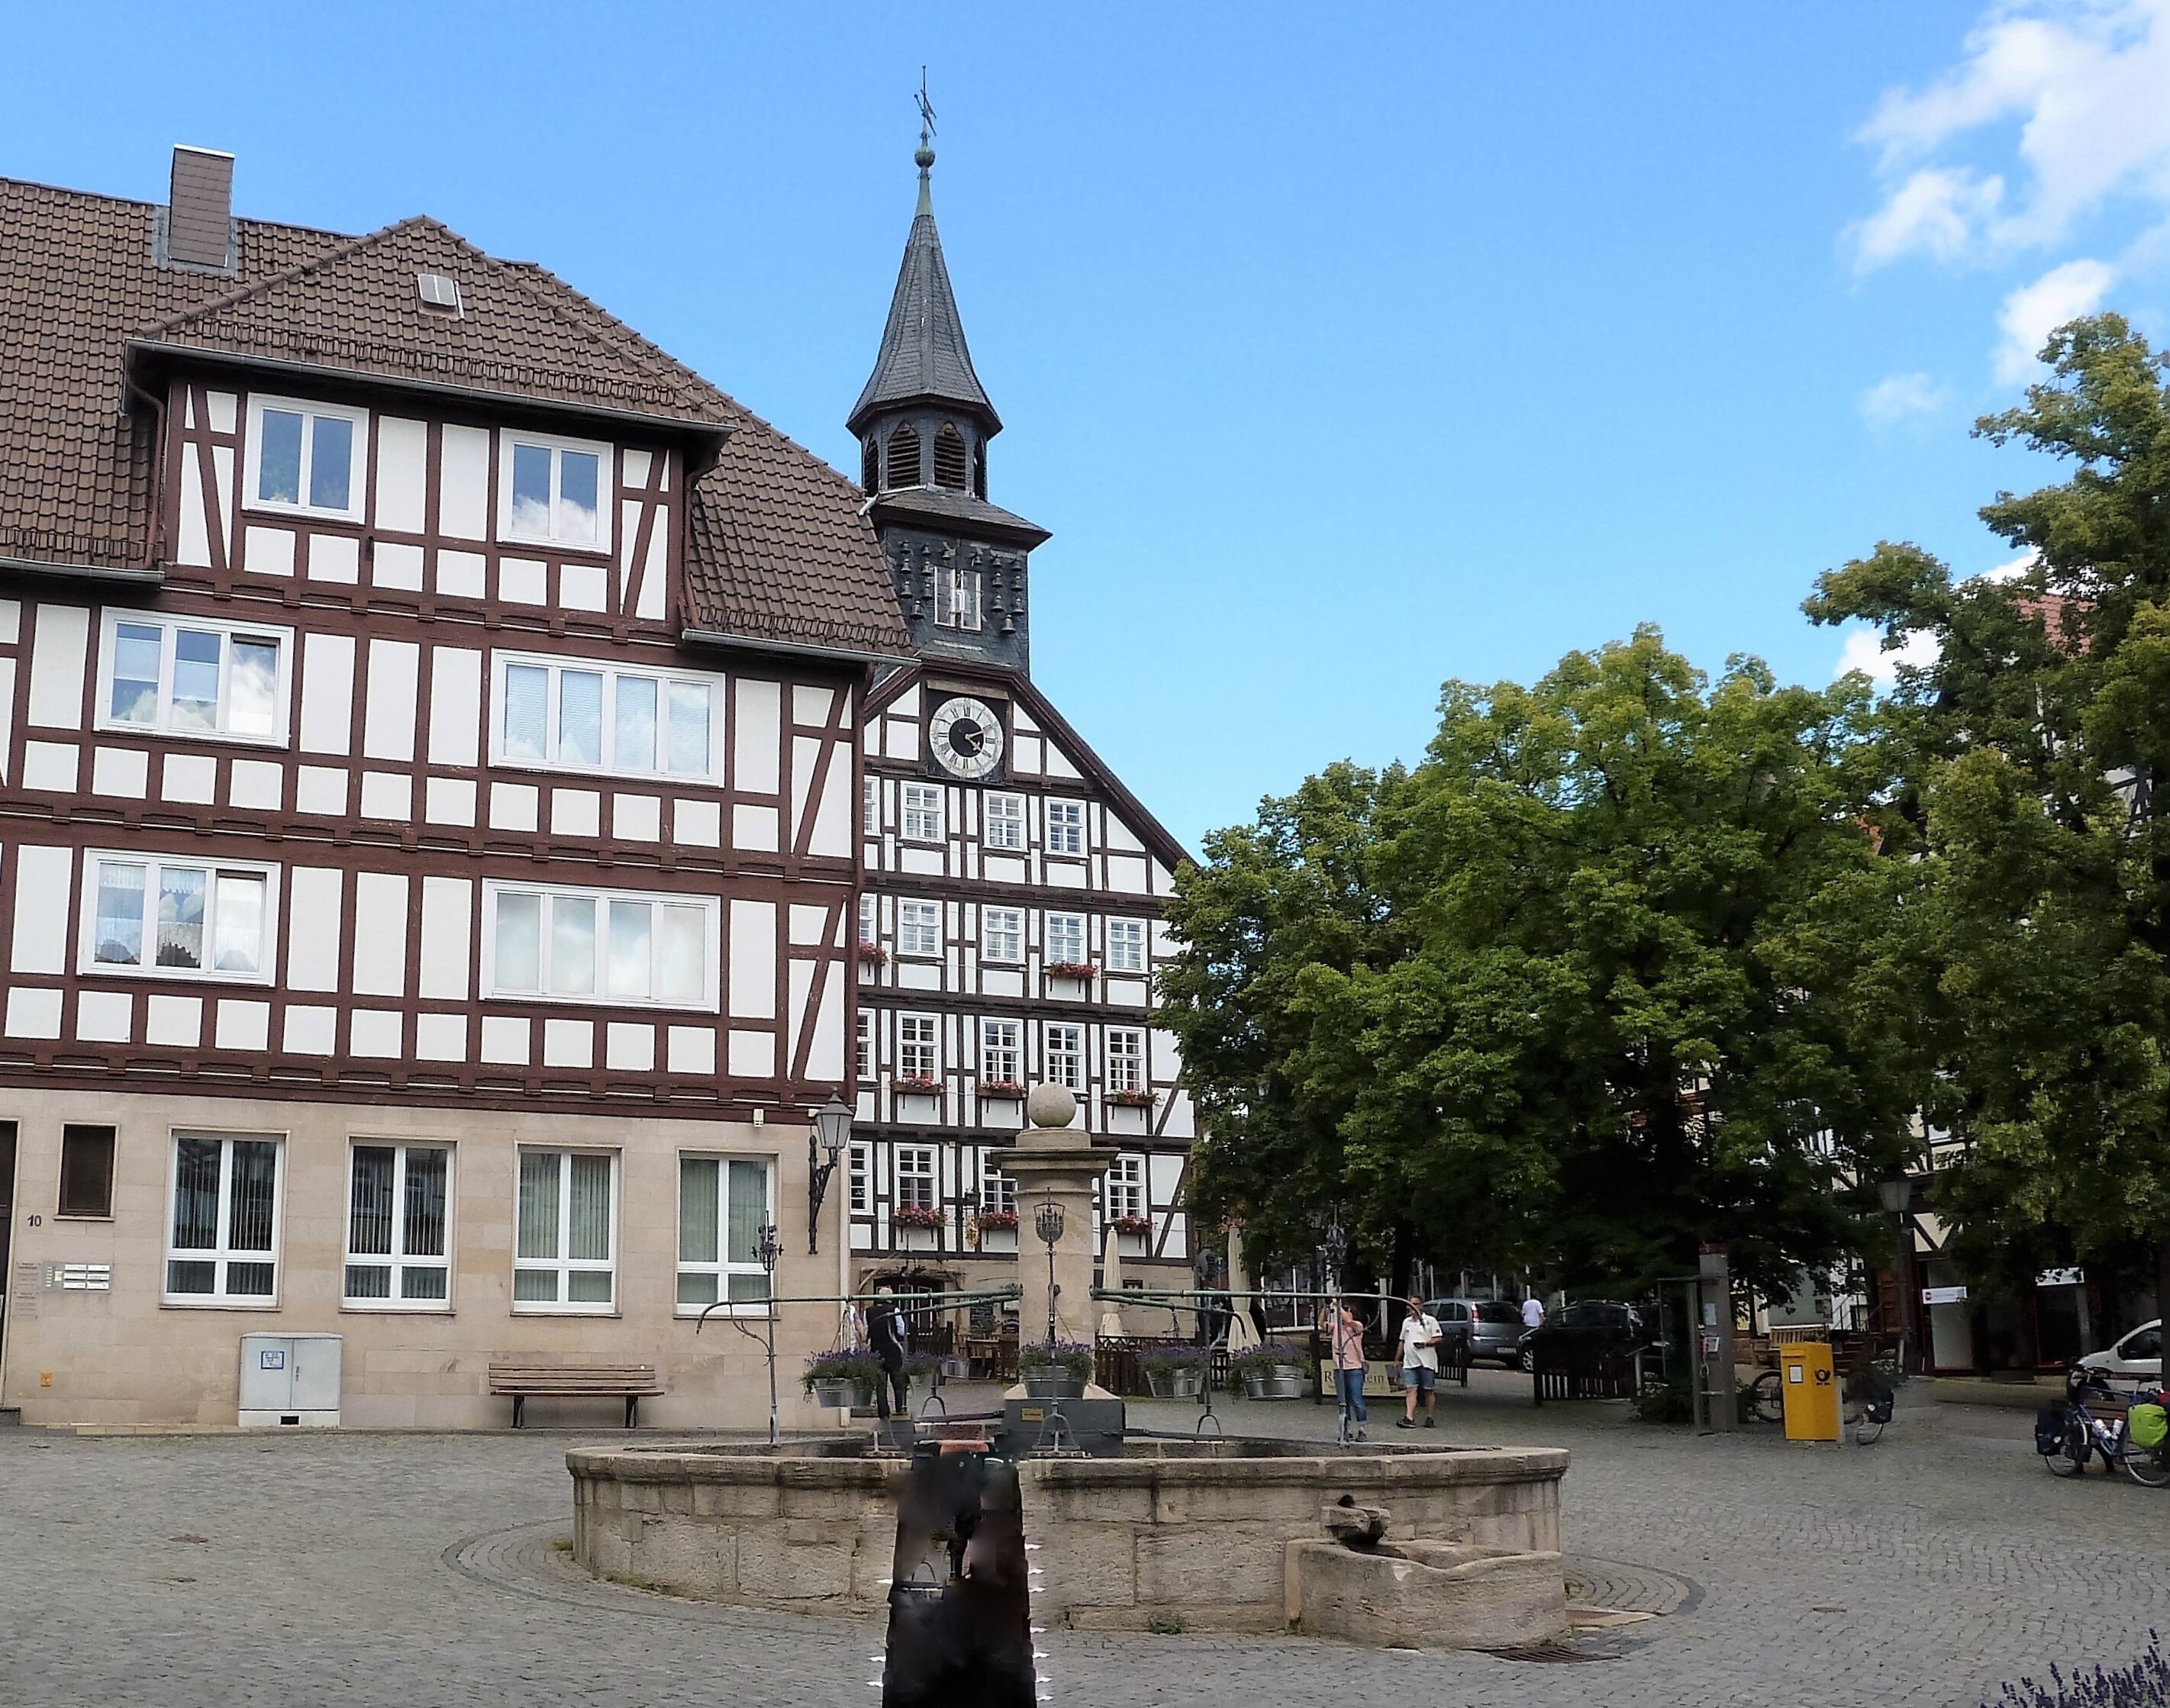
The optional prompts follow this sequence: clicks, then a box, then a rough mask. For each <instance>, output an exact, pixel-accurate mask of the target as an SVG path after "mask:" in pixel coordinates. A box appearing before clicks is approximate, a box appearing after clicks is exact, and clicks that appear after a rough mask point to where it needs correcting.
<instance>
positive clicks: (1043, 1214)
mask: <svg viewBox="0 0 2170 1708" xmlns="http://www.w3.org/2000/svg"><path fill="white" fill-rule="evenodd" d="M1062 1221H1063V1216H1062V1206H1061V1204H1057V1203H1056V1201H1055V1200H1054V1199H1053V1198H1049V1199H1048V1200H1047V1201H1046V1202H1045V1204H1041V1205H1040V1208H1039V1209H1036V1210H1034V1212H1033V1213H1032V1230H1033V1232H1034V1233H1035V1234H1038V1235H1039V1236H1040V1239H1041V1240H1042V1241H1044V1242H1045V1245H1046V1246H1047V1343H1048V1344H1049V1345H1050V1346H1053V1345H1054V1344H1055V1243H1056V1241H1058V1240H1060V1239H1061V1237H1062Z"/></svg>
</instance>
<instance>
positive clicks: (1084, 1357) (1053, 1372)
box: [1018, 1340, 1093, 1400]
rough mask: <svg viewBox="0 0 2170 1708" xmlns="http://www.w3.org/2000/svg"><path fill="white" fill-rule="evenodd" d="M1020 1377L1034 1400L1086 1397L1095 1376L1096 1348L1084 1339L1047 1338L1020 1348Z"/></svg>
mask: <svg viewBox="0 0 2170 1708" xmlns="http://www.w3.org/2000/svg"><path fill="white" fill-rule="evenodd" d="M1018 1380H1019V1381H1021V1382H1023V1383H1024V1391H1025V1397H1026V1398H1028V1399H1031V1400H1082V1399H1083V1398H1084V1397H1085V1385H1086V1383H1088V1382H1089V1381H1091V1380H1093V1348H1091V1347H1089V1346H1087V1345H1086V1344H1085V1343H1084V1342H1082V1341H1075V1340H1044V1341H1036V1342H1034V1343H1033V1344H1032V1345H1030V1346H1021V1347H1019V1348H1018Z"/></svg>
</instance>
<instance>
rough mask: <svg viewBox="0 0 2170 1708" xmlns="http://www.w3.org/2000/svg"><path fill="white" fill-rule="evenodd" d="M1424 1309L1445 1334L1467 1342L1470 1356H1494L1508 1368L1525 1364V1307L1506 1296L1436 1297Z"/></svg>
mask: <svg viewBox="0 0 2170 1708" xmlns="http://www.w3.org/2000/svg"><path fill="white" fill-rule="evenodd" d="M1424 1309H1425V1310H1429V1311H1430V1312H1431V1314H1432V1315H1433V1316H1435V1317H1437V1318H1438V1319H1439V1326H1440V1329H1441V1330H1442V1331H1443V1332H1445V1333H1446V1334H1449V1335H1451V1336H1453V1337H1456V1339H1458V1340H1462V1341H1465V1342H1467V1343H1468V1347H1469V1356H1470V1357H1471V1358H1472V1359H1474V1358H1494V1359H1497V1360H1498V1361H1499V1363H1500V1364H1505V1366H1506V1367H1507V1368H1508V1369H1510V1370H1512V1369H1521V1364H1522V1351H1521V1338H1522V1307H1521V1305H1514V1304H1510V1303H1509V1302H1508V1301H1507V1300H1505V1299H1435V1300H1432V1301H1431V1302H1430V1304H1429V1305H1425V1306H1424Z"/></svg>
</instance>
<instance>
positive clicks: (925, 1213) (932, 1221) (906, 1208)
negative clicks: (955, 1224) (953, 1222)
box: [889, 1204, 942, 1228]
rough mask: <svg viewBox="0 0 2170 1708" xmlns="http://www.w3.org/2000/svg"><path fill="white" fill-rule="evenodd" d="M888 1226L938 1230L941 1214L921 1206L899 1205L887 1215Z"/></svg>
mask: <svg viewBox="0 0 2170 1708" xmlns="http://www.w3.org/2000/svg"><path fill="white" fill-rule="evenodd" d="M889 1220H890V1226H892V1227H898V1228H938V1227H940V1226H941V1225H942V1212H941V1211H940V1210H938V1209H928V1208H927V1206H926V1205H925V1204H899V1205H898V1206H897V1207H896V1208H895V1209H893V1210H891V1211H890V1213H889Z"/></svg>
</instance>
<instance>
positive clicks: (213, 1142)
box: [165, 1133, 281, 1305]
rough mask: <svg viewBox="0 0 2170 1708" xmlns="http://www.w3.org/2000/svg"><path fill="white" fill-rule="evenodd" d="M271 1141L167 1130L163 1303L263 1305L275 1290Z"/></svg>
mask: <svg viewBox="0 0 2170 1708" xmlns="http://www.w3.org/2000/svg"><path fill="white" fill-rule="evenodd" d="M280 1154H281V1142H280V1141H279V1140H276V1139H255V1138H243V1137H239V1136H236V1135H229V1134H218V1133H176V1134H174V1201H173V1217H172V1220H171V1221H170V1222H169V1223H168V1234H167V1240H166V1291H165V1298H166V1302H167V1303H168V1304H169V1305H216V1304H248V1305H270V1303H271V1302H272V1301H273V1300H275V1297H276V1296H277V1294H278V1256H277V1253H278V1241H279V1162H280Z"/></svg>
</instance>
